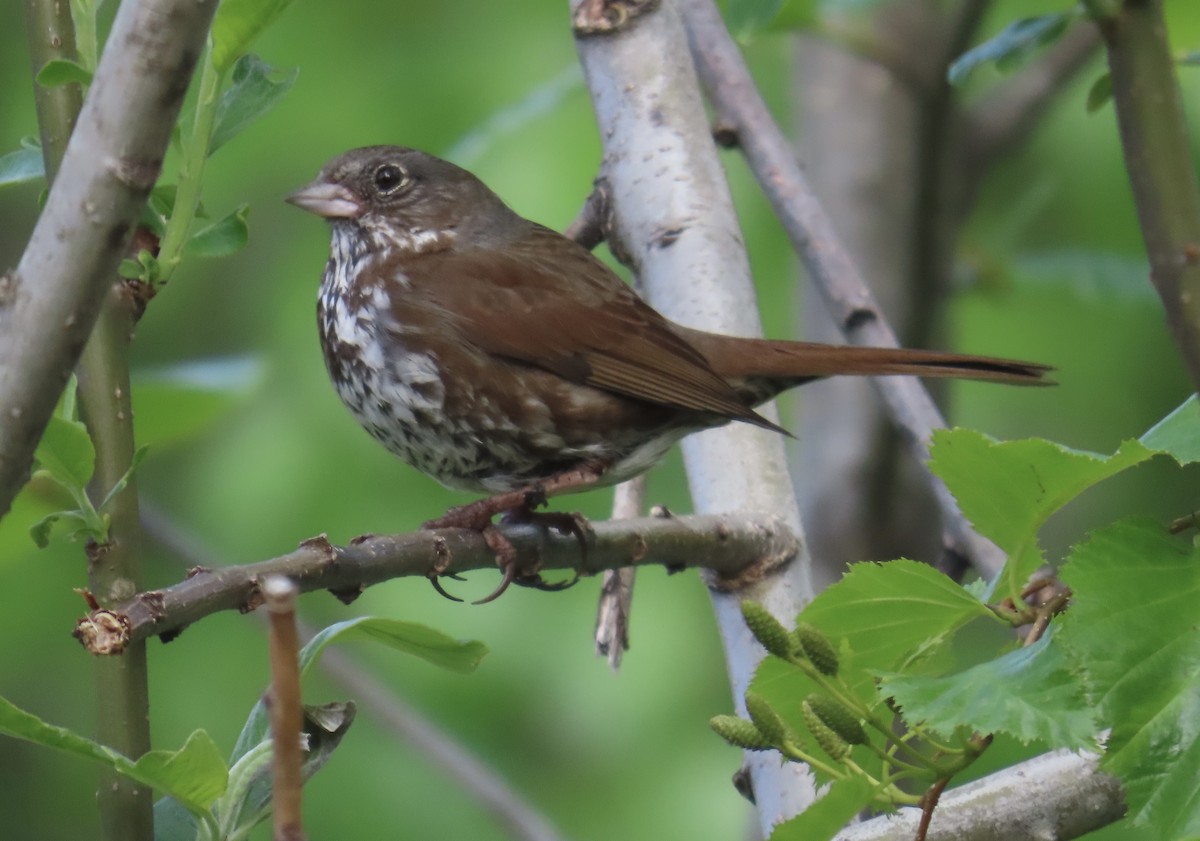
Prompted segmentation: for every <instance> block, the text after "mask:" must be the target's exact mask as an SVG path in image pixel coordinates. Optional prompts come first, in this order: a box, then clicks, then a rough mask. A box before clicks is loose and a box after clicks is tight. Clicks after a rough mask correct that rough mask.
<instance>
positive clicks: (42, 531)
mask: <svg viewBox="0 0 1200 841" xmlns="http://www.w3.org/2000/svg"><path fill="white" fill-rule="evenodd" d="M60 522H65V523H73V524H74V526H75V527H74V528H73V529H71V531H70V532H69V533H68V534H69V536H70V537H72V538H74V537H75V536H77V535H79V534H80V533H83V532H91V531H92V530H93V529H94V527H95V522H94V521H93V520H92V519H90V518H89V517H88V516H87V515H85V514H84V513H83V512H82V511H55V512H54V513H52V514H47V515H46V516H45V517H42V519H40V520H38V521H37V522H36V523H34V524H33V525H32V526H30V527H29V536H30V537H31V538H33V542H34V543H36V544H37V547H38V548H39V549H45V548H46V547H47V546H49V545H50V532H51V531H52V530H53V528H54V526H55V525H56V524H58V523H60ZM94 537H96V538H97V539H100V538H103V535H102V534H98V535H94Z"/></svg>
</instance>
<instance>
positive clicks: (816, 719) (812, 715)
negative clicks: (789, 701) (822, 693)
mask: <svg viewBox="0 0 1200 841" xmlns="http://www.w3.org/2000/svg"><path fill="white" fill-rule="evenodd" d="M800 710H801V712H802V713H803V714H804V723H805V725H806V726H807V727H808V732H810V733H812V736H813V739H815V740H816V742H817V744H818V745H820V746H821V750H823V751H825V753H827V754H829V755H830V757H832V758H833V759H844V758H845V757H846V756H848V755H849V753H850V743H849V742H847V741H846V740H845V739H843V738H842V737H841V736H839V735H838V734H837V733H835V732H834V731H833V730H832V728H830V727H829V725H827V724H826V723H825V722H824V721H822V720H821V717H820V716H818V715H817V713H816V711H815V710H814V709H813V708H812V704H810V703H809V702H808V701H807V700H805V701H804V703H802V704H801V705H800Z"/></svg>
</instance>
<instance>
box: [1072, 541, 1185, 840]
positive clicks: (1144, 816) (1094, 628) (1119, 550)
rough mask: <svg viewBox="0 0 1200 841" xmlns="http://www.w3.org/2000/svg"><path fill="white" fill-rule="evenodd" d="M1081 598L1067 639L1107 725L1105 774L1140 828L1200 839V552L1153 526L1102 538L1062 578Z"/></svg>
mask: <svg viewBox="0 0 1200 841" xmlns="http://www.w3.org/2000/svg"><path fill="white" fill-rule="evenodd" d="M1062 578H1063V581H1064V582H1066V583H1067V584H1068V585H1070V587H1071V590H1072V591H1073V593H1074V597H1073V598H1072V602H1071V609H1070V610H1069V611H1067V613H1066V614H1065V615H1064V616H1063V618H1062V620H1061V621H1062V624H1063V627H1062V632H1061V633H1060V634H1059V635H1058V640H1059V641H1061V642H1062V643H1063V645H1064V646H1065V647H1066V648H1067V650H1068V652H1069V656H1070V660H1071V664H1072V667H1073V668H1074V669H1075V670H1076V672H1077V673H1078V674H1080V675H1081V676H1082V678H1083V681H1084V685H1085V689H1086V691H1087V692H1088V695H1089V699H1090V701H1091V702H1092V704H1093V706H1094V707H1096V709H1097V711H1098V715H1099V719H1100V725H1101V726H1107V727H1111V728H1112V731H1111V734H1110V736H1109V738H1108V743H1107V750H1106V751H1105V755H1104V759H1103V760H1102V765H1101V767H1102V768H1103V769H1104V770H1106V771H1108V772H1109V773H1112V774H1115V775H1116V776H1118V777H1120V778H1121V781H1122V782H1123V783H1124V788H1125V797H1126V801H1127V802H1128V804H1129V812H1130V816H1131V819H1132V822H1133V823H1134V825H1138V826H1153V827H1155V828H1156V831H1157V832H1159V833H1160V834H1159V836H1158V837H1160V838H1195V837H1197V835H1198V834H1200V799H1197V797H1196V784H1195V781H1196V780H1197V779H1200V633H1197V630H1196V605H1197V604H1200V547H1197V546H1196V545H1195V544H1194V543H1192V542H1190V541H1187V540H1185V539H1182V538H1180V537H1176V536H1173V535H1171V534H1169V533H1168V532H1167V530H1166V529H1165V528H1164V527H1163V525H1162V524H1160V523H1156V522H1154V521H1151V520H1126V521H1122V522H1118V523H1114V524H1113V525H1111V526H1108V527H1106V528H1103V529H1100V530H1098V531H1096V532H1094V533H1093V534H1092V535H1091V537H1090V538H1089V539H1088V541H1087V542H1086V543H1084V544H1082V545H1080V546H1077V547H1076V548H1075V550H1074V551H1073V552H1072V553H1071V556H1070V557H1069V558H1068V560H1067V563H1066V565H1065V566H1064V567H1063V571H1062Z"/></svg>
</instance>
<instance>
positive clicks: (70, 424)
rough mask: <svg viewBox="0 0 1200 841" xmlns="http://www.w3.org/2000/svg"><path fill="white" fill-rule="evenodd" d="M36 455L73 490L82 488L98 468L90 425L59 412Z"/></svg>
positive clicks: (54, 417) (50, 471) (44, 466)
mask: <svg viewBox="0 0 1200 841" xmlns="http://www.w3.org/2000/svg"><path fill="white" fill-rule="evenodd" d="M34 458H35V459H37V462H38V464H40V465H41V466H42V467H43V468H45V470H46V471H47V472H48V473H49V474H50V475H51V476H53V477H54V479H55V480H56V481H57V482H58V483H59V484H61V485H62V486H63V487H64V488H66V489H67V490H69V491H71V492H72V493H73V494H74V493H77V492H82V491H83V489H84V487H85V486H86V485H87V483H88V482H89V481H90V480H91V478H92V471H93V470H95V468H96V448H95V447H94V446H93V445H92V439H91V437H90V436H89V435H88V431H87V427H85V426H84V425H83V424H82V423H80V422H79V421H76V420H67V419H66V418H64V417H61V416H59V415H52V416H51V417H50V422H49V423H48V424H46V431H45V432H44V433H43V434H42V440H41V441H39V442H38V446H37V450H35V451H34Z"/></svg>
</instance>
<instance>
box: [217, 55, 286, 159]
mask: <svg viewBox="0 0 1200 841" xmlns="http://www.w3.org/2000/svg"><path fill="white" fill-rule="evenodd" d="M299 75H300V70H299V68H292V69H291V70H288V71H281V72H278V73H277V72H276V71H273V70H272V69H271V67H270V66H268V65H267V64H266V63H265V62H263V61H262V60H261V59H259V58H258V56H254V55H244V56H242V57H241V58H239V59H238V60H237V63H236V64H234V65H233V73H232V74H231V77H230V85H229V88H228V89H227V90H226V91H225V93H223V94H222V95H221V104H220V105H218V106H217V120H216V125H215V126H214V127H213V133H212V140H210V141H209V144H208V153H209V154H210V155H211V154H212V153H213V152H215V151H217V149H219V148H220V147H221V146H224V145H225V143H227V142H228V141H229V140H231V139H232V138H233V137H234V136H236V135H237V134H239V133H240V132H241V131H242V130H243V129H245V128H246V127H247V126H249V125H250V124H251V123H253V122H254V121H255V120H257V119H258V118H259V117H261V116H263V115H264V114H266V113H267V112H269V111H270V110H271V109H272V108H274V107H275V106H276V105H278V104H279V103H280V101H281V100H282V99H283V97H284V96H285V95H286V94H287V92H288V91H289V90H291V88H292V85H293V84H295V82H296V77H297V76H299Z"/></svg>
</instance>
